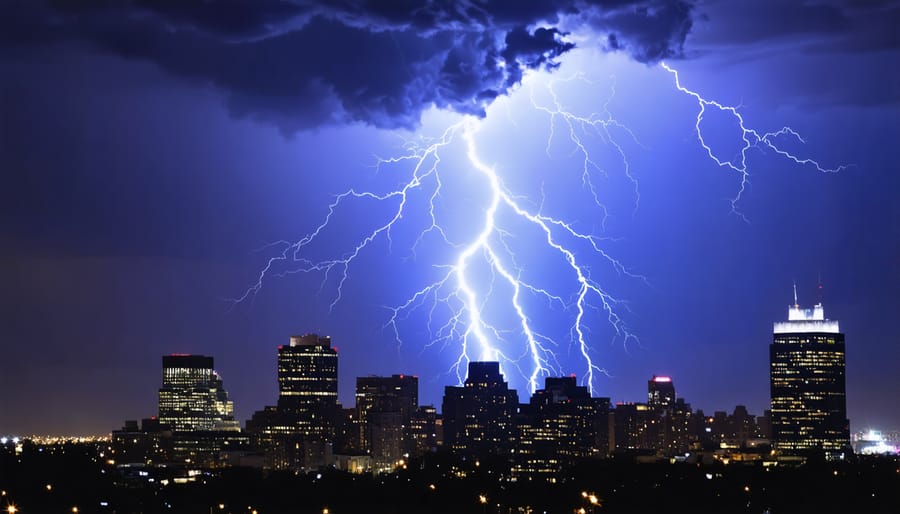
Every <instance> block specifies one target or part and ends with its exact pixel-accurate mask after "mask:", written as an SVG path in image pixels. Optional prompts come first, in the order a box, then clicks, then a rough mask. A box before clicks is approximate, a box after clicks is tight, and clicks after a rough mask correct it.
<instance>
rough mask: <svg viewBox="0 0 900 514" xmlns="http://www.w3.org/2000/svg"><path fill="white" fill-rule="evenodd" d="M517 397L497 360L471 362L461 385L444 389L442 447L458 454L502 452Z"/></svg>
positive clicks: (507, 444)
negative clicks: (501, 372)
mask: <svg viewBox="0 0 900 514" xmlns="http://www.w3.org/2000/svg"><path fill="white" fill-rule="evenodd" d="M518 403H519V397H518V394H517V393H516V390H515V389H510V388H509V385H508V384H507V383H506V381H505V380H503V375H501V374H500V363H498V362H470V363H469V374H468V377H467V378H466V382H465V384H464V385H463V386H462V387H456V386H447V387H445V388H444V402H443V407H442V411H443V416H444V446H448V447H450V448H451V449H452V450H453V451H454V452H456V453H458V454H461V455H475V456H478V455H486V454H505V453H507V452H508V451H509V450H510V447H511V444H512V437H511V436H512V431H513V417H514V415H515V413H516V409H517V408H518Z"/></svg>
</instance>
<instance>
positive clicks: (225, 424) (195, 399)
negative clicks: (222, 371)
mask: <svg viewBox="0 0 900 514" xmlns="http://www.w3.org/2000/svg"><path fill="white" fill-rule="evenodd" d="M158 424H159V425H161V426H162V427H168V428H169V429H171V430H172V438H171V445H172V446H171V452H166V453H168V457H169V458H170V459H172V460H175V461H179V462H192V463H195V464H202V465H209V466H215V465H219V464H220V457H221V455H222V452H223V451H225V450H226V449H229V448H235V449H236V448H238V447H241V446H243V445H245V444H246V443H247V442H248V438H247V437H246V435H244V434H241V427H240V425H239V424H238V422H237V421H235V419H234V405H233V404H232V402H231V400H229V399H228V393H227V392H226V391H225V389H224V387H223V386H222V379H221V378H220V377H219V374H218V373H216V371H215V370H214V369H213V358H212V357H207V356H205V355H184V354H173V355H166V356H163V385H162V387H161V388H159V418H158Z"/></svg>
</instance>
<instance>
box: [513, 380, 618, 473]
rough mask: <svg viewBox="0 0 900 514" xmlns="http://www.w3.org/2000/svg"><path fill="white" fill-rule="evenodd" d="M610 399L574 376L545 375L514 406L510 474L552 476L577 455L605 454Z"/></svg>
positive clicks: (574, 459)
mask: <svg viewBox="0 0 900 514" xmlns="http://www.w3.org/2000/svg"><path fill="white" fill-rule="evenodd" d="M608 419H609V398H592V397H591V395H590V393H589V392H588V388H587V387H585V386H579V385H578V383H577V382H576V380H575V376H574V375H572V376H569V377H547V378H546V379H545V381H544V389H538V390H537V391H535V392H534V394H533V395H532V396H531V401H530V402H529V403H528V404H524V405H520V406H519V415H518V416H517V423H516V434H517V441H516V449H515V452H514V456H513V467H512V476H513V477H515V478H516V480H533V479H543V480H550V481H555V480H558V479H560V478H561V477H562V471H563V469H565V468H567V467H569V466H572V465H574V464H575V463H576V462H578V461H579V460H580V459H584V458H588V457H593V456H605V455H606V453H607V449H608V447H607V443H608V441H609V434H608V425H609V423H608Z"/></svg>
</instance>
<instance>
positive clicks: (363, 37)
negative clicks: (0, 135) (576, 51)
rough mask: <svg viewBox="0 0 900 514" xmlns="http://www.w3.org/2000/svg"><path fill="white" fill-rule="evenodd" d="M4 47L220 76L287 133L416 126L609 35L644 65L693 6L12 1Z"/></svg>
mask: <svg viewBox="0 0 900 514" xmlns="http://www.w3.org/2000/svg"><path fill="white" fill-rule="evenodd" d="M3 9H4V10H5V11H6V13H5V15H4V16H0V17H2V18H3V19H4V20H6V21H5V22H0V32H2V33H4V34H5V36H0V45H2V47H3V48H4V49H6V50H7V51H10V50H15V49H17V48H21V47H22V46H33V45H45V44H52V43H54V42H59V41H72V40H74V41H80V42H83V43H85V44H88V45H90V46H91V47H92V48H94V49H96V50H99V51H101V52H104V53H109V54H112V55H116V56H119V57H124V58H127V59H135V60H142V61H147V62H152V63H154V64H156V65H157V66H159V67H160V68H161V69H163V70H165V71H166V72H168V73H169V74H171V75H173V76H176V77H180V78H183V79H186V80H191V81H197V82H200V83H205V84H211V85H213V86H215V87H216V88H217V89H219V90H220V91H222V92H223V93H224V94H225V97H226V98H227V103H228V107H229V109H230V112H231V113H232V114H233V115H235V116H238V117H244V118H250V119H254V120H258V121H262V122H266V123H272V124H275V125H276V126H277V127H278V128H279V129H280V130H281V131H282V132H284V133H286V134H291V133H295V132H297V131H300V130H304V129H309V128H315V127H318V126H322V125H329V124H345V123H356V122H359V123H364V124H369V125H373V126H376V127H381V128H397V127H406V128H412V127H415V126H416V125H417V124H418V122H419V120H420V117H421V114H422V112H423V111H424V110H426V109H428V108H430V107H432V106H436V107H438V108H442V109H450V110H453V111H456V112H459V113H465V114H473V115H476V116H480V115H483V114H484V110H485V108H486V106H487V105H489V104H490V102H491V101H492V100H493V99H494V98H496V97H497V96H500V95H504V94H506V93H508V92H509V91H510V90H511V89H512V88H514V87H515V86H516V85H517V84H518V83H519V82H520V81H521V79H522V77H523V74H524V72H525V71H526V70H529V69H552V68H554V67H556V66H558V62H559V61H558V59H559V57H560V56H561V55H563V54H564V53H566V52H567V51H569V50H571V49H572V48H574V47H575V45H574V43H573V42H572V39H571V38H570V37H568V36H569V33H570V32H572V31H579V30H589V31H591V32H592V33H594V34H597V33H599V34H601V35H602V37H603V38H605V40H606V41H608V42H609V44H608V45H606V47H607V49H608V50H610V51H615V50H621V51H625V52H627V53H628V54H629V55H631V56H632V57H633V58H634V59H636V60H638V61H641V62H648V63H651V62H655V61H657V60H659V59H663V58H668V57H673V56H675V57H677V56H680V55H681V54H682V51H683V44H684V41H685V38H686V36H687V35H688V33H689V32H690V28H691V23H692V22H691V11H692V8H691V5H690V4H688V3H686V2H682V1H674V2H673V1H664V0H645V1H624V0H619V1H616V0H590V1H588V0H581V1H579V0H568V1H562V2H546V1H542V0H501V1H496V2H473V1H455V0H436V1H435V0H431V1H428V0H401V1H391V2H383V1H381V2H379V1H375V0H343V1H306V0H255V1H249V0H183V1H179V2H167V1H157V0H133V1H131V2H127V3H125V2H116V1H108V0H91V1H84V2H77V3H73V2H64V1H51V2H49V3H44V4H41V3H36V2H32V1H19V2H11V3H7V4H6V5H5V6H4V7H3Z"/></svg>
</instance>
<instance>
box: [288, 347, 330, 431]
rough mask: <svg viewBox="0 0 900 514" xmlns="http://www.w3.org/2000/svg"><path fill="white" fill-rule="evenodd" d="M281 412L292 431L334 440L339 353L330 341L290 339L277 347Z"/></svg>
mask: <svg viewBox="0 0 900 514" xmlns="http://www.w3.org/2000/svg"><path fill="white" fill-rule="evenodd" d="M278 410H279V412H281V413H282V414H283V415H285V416H286V417H287V418H289V419H290V420H292V421H293V423H291V424H292V425H293V431H294V432H297V433H299V434H302V435H305V436H321V437H324V438H328V439H330V438H332V437H333V436H334V429H335V424H336V420H337V415H338V410H339V405H338V353H337V350H336V349H335V348H333V347H332V346H331V338H330V337H327V336H326V337H319V336H318V335H317V334H306V335H302V336H291V342H290V344H289V345H287V346H279V347H278Z"/></svg>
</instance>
